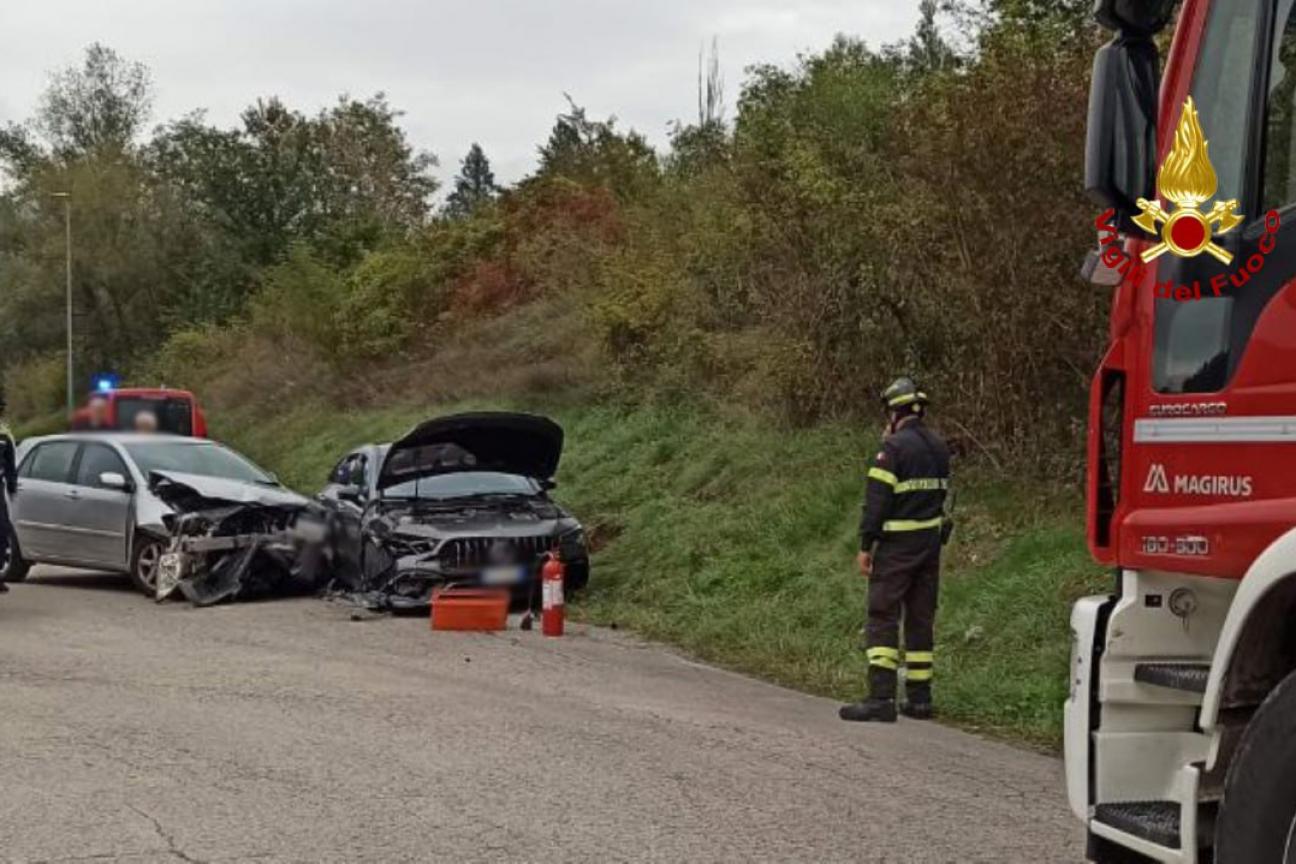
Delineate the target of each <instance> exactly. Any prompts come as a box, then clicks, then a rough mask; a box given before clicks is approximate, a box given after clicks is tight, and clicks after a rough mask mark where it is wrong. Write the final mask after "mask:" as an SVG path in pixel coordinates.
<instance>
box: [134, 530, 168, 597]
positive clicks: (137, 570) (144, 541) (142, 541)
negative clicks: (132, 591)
mask: <svg viewBox="0 0 1296 864" xmlns="http://www.w3.org/2000/svg"><path fill="white" fill-rule="evenodd" d="M166 546H167V544H165V543H163V542H162V541H161V540H156V539H154V538H152V537H140V538H138V539H136V541H135V548H134V549H133V550H132V552H131V569H130V578H131V582H132V583H134V585H135V587H136V588H138V589H139V591H140V593H141V594H147V595H148V596H150V597H153V596H155V595H156V594H157V568H158V563H159V562H160V561H161V560H162V553H164V552H166Z"/></svg>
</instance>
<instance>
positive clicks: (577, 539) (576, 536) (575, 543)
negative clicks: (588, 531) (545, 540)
mask: <svg viewBox="0 0 1296 864" xmlns="http://www.w3.org/2000/svg"><path fill="white" fill-rule="evenodd" d="M558 545H559V546H561V547H562V548H563V549H582V550H583V549H584V548H585V529H584V528H582V527H580V526H579V525H578V526H576V527H575V528H572V529H570V530H568V531H564V532H563V533H562V534H560V535H558Z"/></svg>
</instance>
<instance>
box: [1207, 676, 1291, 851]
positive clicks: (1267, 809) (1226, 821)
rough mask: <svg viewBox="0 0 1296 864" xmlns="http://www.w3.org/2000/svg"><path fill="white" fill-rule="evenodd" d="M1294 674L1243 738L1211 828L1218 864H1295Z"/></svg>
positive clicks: (1262, 708)
mask: <svg viewBox="0 0 1296 864" xmlns="http://www.w3.org/2000/svg"><path fill="white" fill-rule="evenodd" d="M1292 765H1296V672H1293V673H1292V674H1290V675H1288V676H1287V677H1286V678H1284V679H1283V680H1282V682H1281V683H1280V684H1279V685H1278V686H1277V687H1275V688H1274V689H1273V690H1272V691H1271V692H1270V693H1269V696H1268V698H1266V699H1265V701H1264V703H1263V704H1262V705H1261V706H1260V708H1259V710H1258V711H1256V713H1255V715H1254V716H1253V717H1252V718H1251V722H1250V723H1249V724H1248V725H1247V728H1246V732H1244V733H1243V735H1242V742H1241V744H1239V745H1238V750H1237V753H1236V754H1235V755H1234V757H1233V762H1232V764H1230V765H1229V770H1228V776H1227V778H1226V779H1225V782H1224V800H1223V802H1222V803H1221V804H1220V811H1219V819H1218V821H1217V822H1216V824H1215V861H1216V864H1254V862H1258V861H1272V862H1275V864H1296V771H1292V767H1291V766H1292Z"/></svg>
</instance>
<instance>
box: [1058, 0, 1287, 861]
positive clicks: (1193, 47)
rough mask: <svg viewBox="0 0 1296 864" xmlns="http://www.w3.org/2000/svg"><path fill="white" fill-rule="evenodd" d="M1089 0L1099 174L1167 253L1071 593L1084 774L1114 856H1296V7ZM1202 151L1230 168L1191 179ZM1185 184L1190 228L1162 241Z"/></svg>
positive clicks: (1115, 372)
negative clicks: (1109, 573)
mask: <svg viewBox="0 0 1296 864" xmlns="http://www.w3.org/2000/svg"><path fill="white" fill-rule="evenodd" d="M1095 7H1096V11H1097V15H1098V19H1099V21H1100V23H1102V24H1103V25H1104V26H1106V27H1107V28H1108V29H1110V30H1113V31H1115V33H1116V35H1115V37H1114V38H1113V39H1112V40H1111V42H1109V43H1108V44H1107V45H1105V46H1103V47H1102V48H1101V49H1100V50H1099V53H1098V55H1097V57H1096V58H1095V63H1094V79H1093V85H1092V91H1091V94H1090V105H1089V129H1088V140H1087V152H1086V165H1085V173H1086V178H1085V179H1086V186H1087V187H1088V191H1089V192H1090V194H1091V195H1092V196H1093V197H1094V198H1095V199H1096V200H1097V201H1098V202H1099V206H1100V207H1107V208H1111V209H1113V210H1114V211H1115V215H1114V222H1115V223H1117V224H1118V225H1119V228H1120V231H1121V238H1120V241H1118V242H1119V245H1120V247H1121V248H1122V251H1123V255H1124V256H1125V260H1142V259H1143V257H1144V253H1148V255H1149V257H1151V259H1152V260H1150V261H1149V263H1148V264H1147V267H1146V272H1145V273H1141V274H1138V275H1137V276H1136V278H1135V279H1133V280H1131V279H1128V278H1126V279H1124V280H1122V281H1121V284H1119V285H1117V286H1116V287H1115V295H1114V297H1113V299H1112V312H1111V326H1110V344H1109V346H1108V349H1107V351H1106V354H1105V356H1104V358H1103V360H1102V363H1101V366H1100V368H1099V370H1098V372H1097V374H1096V375H1095V376H1094V379H1093V384H1092V391H1091V399H1090V418H1089V420H1090V428H1089V439H1088V448H1089V452H1088V465H1089V472H1088V473H1089V476H1088V493H1087V497H1088V541H1089V546H1090V549H1091V551H1092V553H1093V555H1094V556H1095V557H1096V558H1097V559H1098V560H1099V561H1101V562H1104V563H1106V564H1109V565H1111V566H1112V568H1113V570H1114V574H1115V576H1114V586H1113V591H1112V593H1111V594H1110V595H1109V596H1102V597H1091V598H1086V599H1083V600H1081V601H1080V602H1079V603H1077V604H1076V606H1075V608H1074V610H1073V612H1072V619H1071V624H1072V630H1073V636H1074V648H1075V650H1074V653H1073V660H1072V668H1071V675H1070V698H1069V699H1068V701H1067V705H1066V716H1065V730H1066V731H1065V739H1066V773H1067V785H1068V793H1069V797H1070V801H1071V805H1072V808H1073V809H1074V810H1075V812H1076V814H1077V815H1078V816H1079V817H1080V818H1081V819H1083V820H1084V821H1085V825H1086V828H1087V831H1088V852H1089V857H1090V859H1091V860H1094V861H1097V862H1126V861H1173V862H1183V864H1192V862H1206V861H1215V862H1218V864H1271V862H1278V864H1294V862H1296V8H1294V3H1293V0H1184V2H1183V3H1182V4H1177V3H1176V2H1175V0H1098V2H1097V3H1096V4H1095ZM1176 11H1177V13H1178V14H1177V18H1176V17H1175V13H1176ZM1172 19H1174V20H1175V21H1176V23H1175V25H1174V36H1173V40H1172V41H1171V42H1170V46H1169V51H1168V55H1167V56H1166V58H1165V70H1164V76H1161V75H1160V73H1159V67H1160V58H1159V57H1158V49H1157V44H1158V41H1159V40H1158V38H1157V37H1158V34H1159V33H1160V32H1161V31H1162V30H1163V29H1164V28H1165V27H1167V26H1168V25H1169V22H1170V21H1171V20H1172ZM1190 97H1191V100H1192V101H1191V102H1189V101H1188V100H1189V99H1190ZM1194 106H1195V112H1196V118H1195V119H1194V118H1192V117H1191V116H1189V117H1188V118H1187V120H1186V117H1185V115H1192V114H1193V112H1194ZM1197 121H1199V126H1200V129H1201V130H1202V132H1204V135H1205V137H1206V139H1208V140H1209V149H1208V150H1207V147H1206V146H1205V144H1204V143H1201V145H1200V146H1197V145H1193V144H1192V143H1191V141H1190V140H1189V139H1191V138H1192V137H1193V134H1194V133H1193V130H1192V128H1191V127H1192V126H1193V124H1194V122H1197ZM1184 130H1187V131H1186V132H1185V131H1184ZM1180 139H1183V140H1184V141H1186V142H1188V143H1185V144H1183V145H1180V143H1179V142H1180ZM1180 146H1182V147H1183V148H1184V149H1183V150H1182V151H1180V152H1178V153H1176V148H1177V147H1180ZM1189 150H1193V151H1194V152H1195V153H1199V154H1200V156H1207V153H1208V157H1207V158H1208V160H1209V165H1208V166H1207V169H1208V171H1213V175H1212V174H1210V173H1203V172H1202V171H1201V169H1200V165H1199V164H1198V165H1197V167H1194V168H1193V169H1192V171H1189V172H1188V173H1186V174H1184V176H1182V177H1179V178H1178V179H1179V180H1180V181H1183V182H1180V183H1179V184H1178V185H1176V183H1175V182H1174V180H1175V178H1174V177H1173V176H1170V177H1168V176H1167V172H1169V173H1170V174H1171V175H1173V174H1174V172H1176V171H1180V170H1181V169H1183V168H1184V160H1185V158H1186V157H1185V155H1184V154H1186V153H1188V151H1189ZM1194 159H1196V161H1197V162H1198V163H1200V161H1201V160H1200V158H1198V157H1196V156H1194ZM1167 166H1175V167H1173V168H1168V167H1167ZM1189 175H1191V176H1189ZM1188 180H1191V182H1187V181H1188ZM1211 180H1213V183H1209V182H1207V181H1211ZM1185 183H1187V186H1188V187H1191V188H1195V189H1197V191H1198V192H1200V193H1202V194H1198V195H1196V197H1194V196H1192V195H1189V196H1187V198H1185V197H1184V189H1183V188H1180V187H1181V186H1184V184H1185ZM1207 187H1210V188H1207ZM1205 193H1212V194H1213V198H1214V201H1215V202H1221V203H1220V204H1219V206H1218V207H1212V205H1211V203H1210V202H1208V201H1206V200H1204V199H1203V195H1204V198H1211V197H1212V195H1211V194H1205ZM1158 195H1159V198H1160V200H1159V201H1158ZM1176 196H1178V197H1179V198H1182V199H1184V201H1187V205H1188V209H1191V210H1193V212H1194V213H1195V214H1196V215H1194V216H1190V217H1187V218H1190V219H1192V220H1196V221H1197V222H1198V223H1199V224H1198V225H1197V226H1196V227H1194V228H1193V229H1192V230H1189V231H1186V232H1184V231H1181V232H1179V235H1178V239H1179V241H1181V242H1180V243H1179V244H1178V246H1179V247H1185V246H1187V247H1192V248H1186V249H1185V248H1179V249H1177V251H1176V249H1175V248H1170V250H1169V254H1159V253H1164V252H1166V251H1167V250H1166V249H1164V248H1160V247H1161V246H1165V245H1166V244H1167V243H1169V241H1170V240H1173V239H1175V238H1174V237H1171V236H1170V226H1168V225H1162V224H1160V223H1161V222H1162V221H1164V220H1165V219H1166V218H1167V217H1169V216H1171V215H1174V214H1175V213H1176V212H1177V211H1176V204H1172V203H1171V201H1174V200H1175V198H1176ZM1140 198H1141V199H1143V200H1142V201H1141V202H1140V200H1139V199H1140ZM1167 199H1169V200H1167ZM1198 199H1202V200H1198ZM1229 202H1236V203H1235V204H1230V203H1229ZM1177 206H1178V209H1181V210H1182V209H1184V204H1183V203H1182V202H1179V203H1178V205H1177ZM1149 213H1151V214H1152V215H1149ZM1228 213H1233V214H1234V217H1235V218H1232V219H1230V218H1216V217H1221V216H1222V215H1227V214H1228ZM1157 214H1159V215H1157ZM1136 220H1137V221H1136ZM1149 226H1152V227H1154V228H1155V229H1156V230H1160V231H1162V232H1163V233H1162V234H1161V235H1160V236H1158V235H1156V234H1153V233H1149V231H1148V227H1149ZM1279 226H1281V227H1279ZM1190 227H1191V226H1190ZM1199 233H1204V234H1205V238H1206V240H1207V241H1210V243H1211V244H1213V248H1212V249H1206V247H1205V246H1202V247H1201V248H1197V247H1198V240H1199V239H1200V238H1199V237H1198V236H1197V235H1198V234H1199ZM1158 241H1160V242H1158ZM1194 249H1196V251H1197V252H1201V251H1209V252H1210V253H1211V254H1195V252H1194V251H1193V250H1194ZM1217 253H1218V254H1217ZM1158 254H1159V257H1156V256H1157V255H1158ZM1093 263H1094V262H1093V260H1092V259H1091V261H1090V262H1089V265H1087V267H1086V270H1087V271H1088V272H1090V273H1091V274H1093V275H1092V277H1091V278H1093V279H1094V281H1103V280H1102V278H1101V277H1102V275H1103V273H1104V268H1103V266H1102V265H1101V264H1100V265H1099V266H1098V267H1097V268H1094V267H1093V266H1092V265H1093ZM1107 263H1108V264H1110V263H1111V261H1110V260H1108V262H1107ZM1107 275H1110V271H1107ZM1109 281H1111V282H1114V281H1116V280H1114V279H1112V280H1109ZM1177 286H1186V289H1185V290H1184V291H1178V292H1177V291H1176V290H1173V288H1175V287H1177ZM1194 286H1195V287H1197V288H1198V289H1201V290H1199V291H1197V292H1196V294H1195V293H1194V292H1193V291H1192V290H1191V289H1192V288H1193V287H1194ZM1216 288H1218V289H1219V290H1218V291H1216V290H1215V289H1216ZM1163 289H1166V290H1163ZM1198 294H1199V295H1200V297H1201V299H1196V296H1197V295H1198Z"/></svg>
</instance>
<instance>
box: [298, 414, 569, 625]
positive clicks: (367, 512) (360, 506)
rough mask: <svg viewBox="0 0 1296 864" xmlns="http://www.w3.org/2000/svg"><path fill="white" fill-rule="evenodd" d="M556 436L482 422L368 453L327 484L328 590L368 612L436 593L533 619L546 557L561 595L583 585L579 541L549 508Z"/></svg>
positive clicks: (436, 425)
mask: <svg viewBox="0 0 1296 864" xmlns="http://www.w3.org/2000/svg"><path fill="white" fill-rule="evenodd" d="M562 448H563V430H562V427H561V426H559V425H558V424H557V423H555V422H553V421H552V420H549V419H548V418H545V417H538V416H534V415H530V414H517V413H505V412H483V413H471V414H457V415H453V416H449V417H441V418H437V419H434V420H429V421H427V422H425V423H422V424H420V425H418V426H416V427H415V428H414V429H412V430H411V431H410V432H409V433H407V434H406V435H404V436H403V437H402V438H400V439H399V440H397V441H394V442H392V443H391V444H368V445H365V446H362V447H358V448H356V449H354V450H352V451H351V452H350V453H348V454H347V455H346V456H344V457H343V458H342V459H341V460H340V461H339V462H338V463H337V465H336V466H335V467H334V468H333V470H332V472H330V475H329V479H328V485H327V486H326V487H325V488H324V490H323V491H322V492H321V493H320V495H319V500H320V501H321V502H322V503H324V505H325V506H327V507H328V508H329V510H330V512H331V516H332V525H331V534H332V537H333V543H332V548H333V553H334V561H333V564H334V570H335V583H334V584H335V587H336V588H338V589H339V590H340V591H342V592H343V593H347V594H350V595H352V596H353V597H355V598H358V599H359V601H360V602H361V603H363V604H364V605H367V606H370V607H371V608H377V609H421V608H426V606H427V605H428V603H429V602H430V600H431V596H432V592H433V591H434V590H435V589H436V588H438V587H440V586H449V585H464V586H492V587H501V588H507V589H508V590H509V591H510V592H511V593H512V596H513V599H514V601H515V605H522V604H526V605H529V606H531V607H534V606H535V605H536V604H537V602H538V599H539V571H540V565H541V563H542V561H543V559H544V557H545V555H546V553H549V552H551V551H554V552H557V553H559V555H560V556H561V558H562V560H563V563H564V564H565V566H566V582H567V586H566V587H567V589H568V590H569V591H576V590H579V589H580V588H582V587H584V586H585V584H586V583H587V582H588V580H589V551H588V549H587V547H586V541H585V533H584V530H583V528H582V527H581V524H580V522H578V521H577V520H576V519H575V518H574V517H573V516H572V515H571V514H570V513H568V512H567V511H566V510H564V509H563V508H562V507H560V506H559V505H558V504H556V503H555V502H554V501H553V500H552V499H551V498H550V496H549V493H550V491H551V490H552V489H554V487H555V483H554V480H553V477H554V473H555V472H556V471H557V470H558V462H559V460H560V458H561V456H562Z"/></svg>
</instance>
